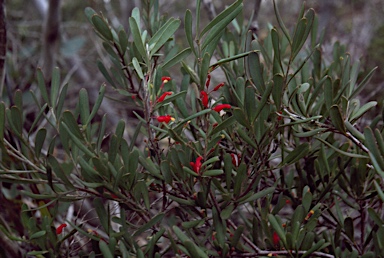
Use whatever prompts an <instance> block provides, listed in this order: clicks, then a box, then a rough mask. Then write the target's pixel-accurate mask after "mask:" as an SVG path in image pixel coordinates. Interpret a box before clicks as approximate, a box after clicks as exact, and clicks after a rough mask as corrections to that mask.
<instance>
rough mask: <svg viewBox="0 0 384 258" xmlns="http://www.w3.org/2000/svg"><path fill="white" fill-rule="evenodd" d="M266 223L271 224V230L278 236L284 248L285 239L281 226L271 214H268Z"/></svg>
mask: <svg viewBox="0 0 384 258" xmlns="http://www.w3.org/2000/svg"><path fill="white" fill-rule="evenodd" d="M268 221H269V223H271V226H272V228H273V229H274V230H275V231H276V233H277V234H278V235H279V237H280V240H281V241H282V242H283V244H284V246H286V245H287V239H286V237H285V233H284V229H283V227H282V225H280V223H279V222H278V221H277V220H276V218H275V216H273V215H272V214H268Z"/></svg>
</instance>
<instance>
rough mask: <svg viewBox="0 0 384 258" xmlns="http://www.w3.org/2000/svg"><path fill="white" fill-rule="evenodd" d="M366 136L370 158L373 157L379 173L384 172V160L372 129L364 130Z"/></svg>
mask: <svg viewBox="0 0 384 258" xmlns="http://www.w3.org/2000/svg"><path fill="white" fill-rule="evenodd" d="M364 136H365V145H366V146H367V148H368V149H369V156H370V157H371V159H372V161H375V162H374V164H373V165H374V166H375V163H376V164H377V165H376V166H375V168H376V169H377V170H378V171H383V170H384V159H383V157H382V156H381V154H380V150H379V148H378V146H377V144H376V139H375V136H374V134H373V131H372V129H371V128H370V127H366V128H364Z"/></svg>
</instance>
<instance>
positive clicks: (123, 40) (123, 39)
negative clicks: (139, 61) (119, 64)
mask: <svg viewBox="0 0 384 258" xmlns="http://www.w3.org/2000/svg"><path fill="white" fill-rule="evenodd" d="M118 36H119V44H120V48H121V51H122V53H121V54H122V55H124V53H125V51H126V50H127V47H128V36H127V33H126V32H125V31H124V30H123V29H121V30H119V34H118Z"/></svg>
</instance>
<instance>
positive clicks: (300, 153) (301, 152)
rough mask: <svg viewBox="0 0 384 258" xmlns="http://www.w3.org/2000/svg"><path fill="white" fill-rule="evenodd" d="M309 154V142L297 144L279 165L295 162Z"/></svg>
mask: <svg viewBox="0 0 384 258" xmlns="http://www.w3.org/2000/svg"><path fill="white" fill-rule="evenodd" d="M308 154H309V144H308V143H307V142H305V143H303V144H301V145H299V146H297V147H296V148H295V149H294V150H293V151H291V152H290V153H289V154H288V155H287V156H286V157H285V158H284V159H283V160H282V161H281V163H280V165H279V166H282V165H289V164H293V163H295V162H296V161H298V160H300V159H302V158H304V157H305V156H306V155H308Z"/></svg>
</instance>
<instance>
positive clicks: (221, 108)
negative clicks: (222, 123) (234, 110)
mask: <svg viewBox="0 0 384 258" xmlns="http://www.w3.org/2000/svg"><path fill="white" fill-rule="evenodd" d="M227 108H231V105H229V104H219V105H217V106H215V107H213V108H212V110H214V111H216V112H220V111H221V110H223V109H227Z"/></svg>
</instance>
